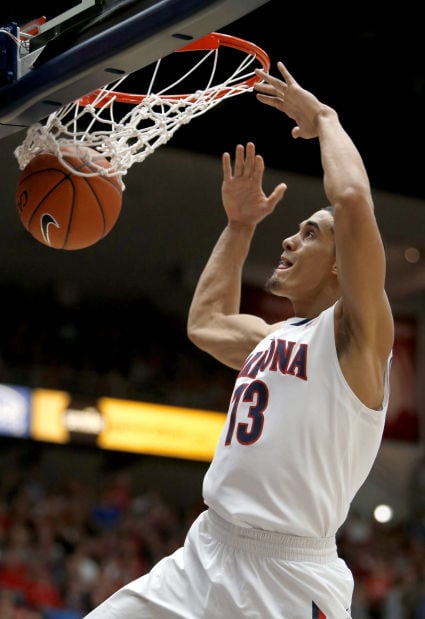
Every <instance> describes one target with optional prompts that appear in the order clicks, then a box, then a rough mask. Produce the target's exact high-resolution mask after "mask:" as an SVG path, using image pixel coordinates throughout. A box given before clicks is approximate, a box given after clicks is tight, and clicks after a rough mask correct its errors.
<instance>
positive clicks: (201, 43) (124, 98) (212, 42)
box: [78, 32, 270, 106]
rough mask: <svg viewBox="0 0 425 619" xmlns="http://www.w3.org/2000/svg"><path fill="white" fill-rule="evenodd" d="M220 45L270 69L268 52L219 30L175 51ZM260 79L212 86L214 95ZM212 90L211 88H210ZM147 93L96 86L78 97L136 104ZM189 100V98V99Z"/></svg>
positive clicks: (88, 102) (82, 102)
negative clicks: (243, 54) (251, 57)
mask: <svg viewBox="0 0 425 619" xmlns="http://www.w3.org/2000/svg"><path fill="white" fill-rule="evenodd" d="M220 46H223V47H231V48H233V49H237V50H239V51H241V52H246V54H248V55H250V56H255V57H256V58H257V59H258V60H259V62H260V63H261V66H262V68H263V69H264V71H267V72H268V71H269V69H270V58H269V56H268V54H267V53H266V52H265V51H264V50H263V49H262V48H261V47H258V45H255V43H251V42H250V41H247V40H245V39H240V38H238V37H234V36H232V35H229V34H222V33H220V32H211V33H210V34H207V35H206V36H204V37H202V38H200V39H197V40H196V41H193V42H192V43H189V44H188V45H185V46H184V47H180V48H179V49H178V50H176V51H177V52H190V51H203V50H205V51H207V50H213V49H218V48H219V47H220ZM259 81H261V78H259V77H257V76H256V75H253V76H252V77H250V78H248V79H246V80H243V81H241V82H239V83H238V84H234V85H233V86H223V88H222V89H221V90H216V88H214V97H215V98H220V97H224V96H225V95H226V94H227V93H228V92H231V91H234V90H235V88H240V87H241V86H245V87H248V88H250V87H251V86H253V85H254V84H255V83H257V82H259ZM211 91H212V89H211ZM205 92H206V93H208V92H209V89H207V90H205ZM147 96H148V95H146V94H137V93H128V92H119V91H116V90H114V91H110V90H106V89H104V88H97V89H96V90H94V91H93V92H91V93H89V94H88V95H84V97H81V99H79V101H78V102H79V104H80V105H83V106H84V105H91V104H93V103H95V101H96V99H97V98H98V97H101V101H99V102H98V105H99V106H103V105H105V103H108V102H109V101H111V100H114V101H118V102H120V103H130V104H135V105H137V104H138V103H141V102H142V101H143V99H145V98H146V97H147ZM188 97H190V93H186V94H174V95H159V98H160V99H166V100H176V101H178V100H179V99H187V98H188ZM189 100H190V99H189Z"/></svg>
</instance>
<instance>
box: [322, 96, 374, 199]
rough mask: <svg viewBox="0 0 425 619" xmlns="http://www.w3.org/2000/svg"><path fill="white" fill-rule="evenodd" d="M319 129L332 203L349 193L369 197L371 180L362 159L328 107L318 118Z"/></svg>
mask: <svg viewBox="0 0 425 619" xmlns="http://www.w3.org/2000/svg"><path fill="white" fill-rule="evenodd" d="M317 127H318V137H319V141H320V150H321V159H322V167H323V172H324V175H323V182H324V189H325V193H326V196H327V198H328V200H329V202H330V204H332V205H336V204H339V203H340V202H341V199H342V198H343V196H344V194H345V192H347V191H348V190H350V191H356V192H362V193H364V192H366V193H368V194H369V193H370V185H369V179H368V176H367V172H366V169H365V167H364V164H363V161H362V158H361V156H360V153H359V152H358V150H357V148H356V146H355V144H354V143H353V141H352V139H351V138H350V136H349V135H348V134H347V132H346V131H345V129H344V128H343V127H342V125H341V123H340V122H339V119H338V115H337V113H336V112H335V111H334V110H332V109H331V108H328V107H326V108H325V109H324V110H323V111H322V112H321V113H320V115H319V118H318V120H317Z"/></svg>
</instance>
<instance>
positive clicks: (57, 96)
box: [0, 0, 269, 139]
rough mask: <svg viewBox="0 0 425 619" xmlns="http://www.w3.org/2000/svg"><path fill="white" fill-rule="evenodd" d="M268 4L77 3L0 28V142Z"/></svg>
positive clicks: (193, 0)
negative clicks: (49, 15)
mask: <svg viewBox="0 0 425 619" xmlns="http://www.w3.org/2000/svg"><path fill="white" fill-rule="evenodd" d="M268 1H269V0H159V1H158V0H156V1H154V0H82V1H81V2H79V3H78V2H75V0H74V2H71V3H70V4H72V6H70V7H69V8H67V9H66V10H64V11H63V12H62V13H60V14H59V15H55V16H54V17H52V18H50V19H46V17H45V16H41V17H40V15H38V14H35V15H34V16H33V18H30V19H29V20H28V19H27V17H26V20H25V22H24V23H18V21H17V20H14V21H11V22H9V23H7V24H2V25H1V24H0V26H1V30H0V52H1V55H0V139H1V138H3V137H5V136H7V135H9V134H11V133H14V132H17V131H20V130H22V129H25V128H26V127H29V126H30V125H32V124H34V123H36V122H39V121H41V120H43V119H44V118H46V117H47V116H49V114H51V113H52V112H54V111H55V110H57V109H59V108H61V107H62V106H64V105H66V104H67V103H69V102H71V101H74V100H76V99H79V98H80V97H82V96H83V95H85V94H87V93H90V92H92V91H93V90H95V89H96V88H99V87H102V86H105V85H106V84H109V83H110V82H112V81H113V80H115V79H117V77H119V76H120V75H125V74H131V73H134V72H135V71H138V70H139V69H142V68H143V67H145V66H147V65H149V64H151V63H153V62H155V61H156V60H157V59H159V58H163V57H164V56H166V55H168V54H171V53H172V52H174V51H176V50H177V49H179V48H180V47H182V46H184V45H186V44H187V43H189V42H191V41H193V40H196V39H198V38H200V37H202V36H204V35H206V34H208V33H210V32H212V31H215V30H218V29H220V28H222V27H223V26H225V25H228V24H230V23H232V22H233V21H236V20H237V19H239V18H240V17H242V16H244V15H246V14H248V13H250V12H252V11H253V10H255V9H256V8H258V7H260V6H261V5H263V4H266V3H267V2H268ZM40 10H43V8H42V6H41V7H40ZM16 40H17V41H18V43H16Z"/></svg>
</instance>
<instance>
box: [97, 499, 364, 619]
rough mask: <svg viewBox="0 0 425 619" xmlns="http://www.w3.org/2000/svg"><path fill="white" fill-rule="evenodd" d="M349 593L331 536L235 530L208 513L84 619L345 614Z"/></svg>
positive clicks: (348, 578)
mask: <svg viewBox="0 0 425 619" xmlns="http://www.w3.org/2000/svg"><path fill="white" fill-rule="evenodd" d="M352 594H353V577H352V574H351V571H350V570H349V569H348V567H347V565H346V564H345V562H344V561H343V560H342V559H340V558H339V557H338V555H337V550H336V544H335V539H334V538H324V539H320V538H304V537H294V536H290V535H280V534H277V533H270V532H267V531H262V530H258V529H251V528H245V527H237V526H234V525H232V524H230V523H229V522H227V521H225V520H223V519H222V518H220V516H218V515H217V514H216V513H215V512H213V511H212V510H206V511H205V512H203V513H202V514H201V515H200V516H199V517H198V518H197V519H196V520H195V522H194V523H193V524H192V526H191V528H190V530H189V532H188V535H187V537H186V540H185V543H184V546H183V547H182V548H179V549H178V550H177V551H176V552H174V553H173V554H172V555H170V556H168V557H165V558H163V559H161V560H160V561H159V562H158V563H157V564H156V565H155V566H154V567H153V568H152V570H151V571H150V572H149V573H148V574H145V575H144V576H142V577H140V578H137V579H136V580H134V581H133V582H131V583H129V584H128V585H126V586H125V587H123V588H122V589H120V590H119V591H117V592H116V593H114V594H113V595H112V596H111V597H109V598H108V599H107V600H106V601H105V602H103V603H102V604H100V606H98V607H97V608H96V609H94V610H93V611H91V612H90V613H89V614H88V615H86V617H85V619H238V618H240V619H350V606H351V598H352Z"/></svg>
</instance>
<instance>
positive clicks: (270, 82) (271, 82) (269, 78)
mask: <svg viewBox="0 0 425 619" xmlns="http://www.w3.org/2000/svg"><path fill="white" fill-rule="evenodd" d="M255 73H256V75H257V76H258V77H261V78H262V79H263V82H261V83H258V82H257V83H256V84H254V88H255V89H256V90H260V89H264V87H265V88H269V89H270V87H271V86H273V87H274V88H276V90H278V91H279V90H284V89H285V88H286V84H285V82H282V80H281V79H279V78H278V77H274V76H273V75H270V73H266V72H265V71H263V70H262V69H255Z"/></svg>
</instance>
